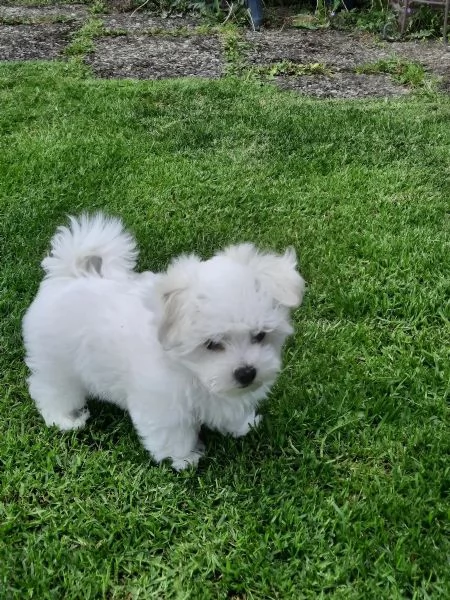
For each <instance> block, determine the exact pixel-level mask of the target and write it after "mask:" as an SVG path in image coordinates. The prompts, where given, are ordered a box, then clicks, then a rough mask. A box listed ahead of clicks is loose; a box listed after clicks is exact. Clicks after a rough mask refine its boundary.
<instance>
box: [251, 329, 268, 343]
mask: <svg viewBox="0 0 450 600" xmlns="http://www.w3.org/2000/svg"><path fill="white" fill-rule="evenodd" d="M265 337H266V332H265V331H260V332H259V333H257V334H256V335H254V336H253V337H252V342H253V343H254V344H260V343H261V342H262V341H263V339H264V338H265Z"/></svg>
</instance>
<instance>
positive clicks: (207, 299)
mask: <svg viewBox="0 0 450 600" xmlns="http://www.w3.org/2000/svg"><path fill="white" fill-rule="evenodd" d="M296 266H297V261H296V256H295V252H294V250H293V249H289V250H287V251H286V252H285V254H283V255H276V254H268V253H261V252H258V251H257V250H256V249H255V247H254V246H253V245H251V244H241V245H238V246H231V247H229V248H227V249H226V250H225V251H224V252H222V253H220V254H217V255H216V256H214V257H213V258H211V259H210V260H207V261H201V260H200V259H199V258H198V257H196V256H184V257H181V258H178V259H177V260H175V261H174V262H173V263H172V264H171V265H170V267H169V269H168V270H167V273H166V274H165V275H163V276H162V277H161V279H160V280H159V283H158V286H157V287H158V292H159V297H160V298H161V302H162V316H161V321H160V326H159V340H160V342H161V345H162V346H163V348H164V349H165V350H166V351H167V352H169V353H170V355H171V356H172V357H173V358H174V359H176V360H178V361H179V362H181V363H182V364H183V365H184V366H185V367H187V368H188V369H189V370H190V371H191V372H192V374H193V375H194V376H195V377H196V378H197V379H198V380H199V381H200V382H201V383H202V384H203V385H204V386H205V387H206V388H207V389H208V391H209V392H210V393H213V394H216V395H219V396H239V395H242V394H246V393H248V392H250V393H254V392H256V391H257V390H258V391H259V393H261V392H264V393H265V392H267V390H268V388H269V387H270V386H271V385H272V383H273V382H274V380H275V377H276V375H277V373H278V371H279V369H280V366H281V348H282V345H283V342H284V341H285V339H286V337H287V336H288V335H289V334H290V333H292V327H291V324H290V309H292V308H295V307H296V306H299V305H300V303H301V301H302V297H303V293H304V281H303V279H302V277H301V276H300V275H299V273H298V272H297V270H296Z"/></svg>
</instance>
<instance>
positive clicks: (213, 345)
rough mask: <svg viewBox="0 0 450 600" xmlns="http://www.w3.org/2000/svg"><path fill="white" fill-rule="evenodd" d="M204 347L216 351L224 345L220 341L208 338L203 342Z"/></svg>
mask: <svg viewBox="0 0 450 600" xmlns="http://www.w3.org/2000/svg"><path fill="white" fill-rule="evenodd" d="M205 347H206V349H207V350H211V351H212V352H218V351H219V350H223V349H224V345H223V344H222V343H221V342H214V341H213V340H208V341H207V342H205Z"/></svg>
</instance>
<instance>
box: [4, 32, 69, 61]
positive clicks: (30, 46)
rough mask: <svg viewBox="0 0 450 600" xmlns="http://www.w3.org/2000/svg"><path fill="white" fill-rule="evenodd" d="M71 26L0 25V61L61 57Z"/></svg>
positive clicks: (67, 41)
mask: <svg viewBox="0 0 450 600" xmlns="http://www.w3.org/2000/svg"><path fill="white" fill-rule="evenodd" d="M74 31H75V27H74V26H73V25H67V24H62V23H47V24H45V25H14V26H13V25H0V60H34V59H52V58H57V57H58V56H60V55H61V53H62V52H63V50H64V48H65V47H66V46H67V44H68V43H69V41H70V34H71V33H73V32H74Z"/></svg>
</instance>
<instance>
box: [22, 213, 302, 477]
mask: <svg viewBox="0 0 450 600" xmlns="http://www.w3.org/2000/svg"><path fill="white" fill-rule="evenodd" d="M136 258H137V250H136V243H135V240H134V239H133V238H132V236H131V235H130V234H129V233H127V232H126V231H124V229H123V226H122V223H121V222H120V221H119V220H117V219H112V218H107V217H105V216H103V215H101V214H98V215H95V216H92V217H89V216H86V215H82V216H81V217H80V218H79V219H75V218H73V217H71V218H70V227H60V228H59V229H58V231H57V232H56V234H55V236H54V237H53V239H52V246H51V253H50V255H49V256H48V257H47V258H45V259H44V261H43V262H42V266H43V268H44V270H45V272H46V276H45V279H44V280H43V282H42V284H41V286H40V289H39V292H38V294H37V297H36V298H35V300H34V302H33V303H32V305H31V306H30V308H29V310H28V312H27V314H26V315H25V318H24V321H23V335H24V340H25V346H26V351H27V358H26V362H27V365H28V367H29V368H30V370H31V375H30V377H29V380H28V382H29V387H30V394H31V396H32V398H33V399H34V400H35V402H36V405H37V407H38V409H39V411H40V412H41V414H42V416H43V418H44V420H45V422H46V424H47V425H49V426H50V425H56V426H57V427H59V428H60V429H62V430H69V429H76V428H79V427H82V426H83V425H84V424H85V423H86V420H87V419H88V417H89V412H88V410H87V408H86V397H87V396H96V397H98V398H100V399H102V400H105V401H108V402H112V403H114V404H117V405H118V406H120V407H122V408H124V409H126V410H128V411H129V413H130V415H131V419H132V421H133V424H134V426H135V428H136V430H137V431H138V433H139V435H140V436H141V438H142V442H143V444H144V446H145V448H146V449H147V450H148V451H149V452H150V454H151V455H152V457H153V458H154V459H155V460H156V461H158V462H159V461H161V460H163V459H165V458H170V459H171V460H172V465H173V467H174V468H175V469H183V468H185V467H187V466H188V465H196V464H197V462H198V460H199V458H200V456H201V455H202V450H203V448H202V444H201V442H200V441H199V438H198V434H199V429H200V426H201V425H202V424H206V425H207V426H209V427H212V428H214V429H217V430H219V431H221V432H223V433H229V434H232V435H233V436H242V435H245V434H246V433H247V432H248V431H249V430H250V428H251V427H252V426H256V425H257V424H258V422H259V418H260V417H258V416H255V409H256V408H257V406H258V404H259V402H260V401H261V400H262V399H263V398H265V396H266V395H267V393H268V392H269V390H270V387H271V386H272V384H273V383H274V381H275V378H276V375H277V373H278V371H279V369H280V366H281V348H282V345H283V342H284V341H285V339H286V337H287V336H288V335H289V334H290V333H291V332H292V327H291V324H290V318H289V317H290V309H292V308H293V307H296V306H298V305H299V304H300V303H301V300H302V296H303V291H304V281H303V279H302V277H301V276H300V275H299V274H298V272H297V271H296V257H295V252H294V251H293V250H291V249H289V250H287V251H286V253H285V254H284V255H282V256H278V255H275V254H266V253H261V252H258V251H257V250H256V249H255V248H254V246H252V245H251V244H241V245H237V246H231V247H229V248H227V249H226V250H224V251H223V252H220V253H218V254H217V255H216V256H214V257H213V258H211V259H210V260H206V261H202V260H200V259H199V258H198V257H197V256H194V255H191V256H181V257H180V258H177V259H176V260H174V261H173V262H172V263H171V264H170V266H169V268H168V270H167V272H165V273H162V274H158V275H155V274H153V273H142V274H137V273H135V272H134V270H133V269H134V266H135V263H136Z"/></svg>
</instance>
